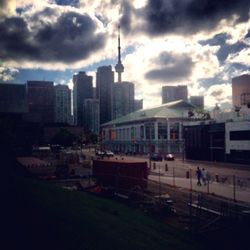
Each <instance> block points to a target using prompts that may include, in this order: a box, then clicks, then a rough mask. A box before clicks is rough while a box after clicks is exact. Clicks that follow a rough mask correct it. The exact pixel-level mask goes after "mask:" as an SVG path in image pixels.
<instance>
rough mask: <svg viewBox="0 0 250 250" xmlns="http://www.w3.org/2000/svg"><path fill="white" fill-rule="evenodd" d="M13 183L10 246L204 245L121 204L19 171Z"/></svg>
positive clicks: (9, 201)
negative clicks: (42, 181) (35, 178)
mask: <svg viewBox="0 0 250 250" xmlns="http://www.w3.org/2000/svg"><path fill="white" fill-rule="evenodd" d="M7 186H8V196H7V200H6V204H7V210H8V211H7V214H6V216H5V217H6V218H5V219H6V222H7V223H6V225H7V226H6V228H5V232H6V235H7V238H6V239H8V242H9V243H8V244H9V246H10V247H9V248H8V249H12V248H18V249H34V250H37V249H60V250H64V249H73V250H77V249H90V250H92V249H93V250H95V249H102V250H103V249H119V250H120V249H121V250H122V249H137V250H138V249H151V250H153V249H165V250H166V249H182V250H184V249H199V247H198V246H197V244H196V245H194V243H193V242H192V241H191V239H189V237H188V235H187V234H185V233H183V232H181V231H178V230H175V229H173V228H171V227H168V226H167V225H165V224H163V223H160V222H158V221H155V220H154V219H152V218H150V217H148V216H146V215H144V214H143V213H141V212H139V211H136V210H134V209H131V208H129V207H127V206H125V205H123V204H120V203H116V202H113V201H110V200H106V199H102V198H99V197H96V196H92V195H90V194H87V193H84V192H76V191H68V190H63V189H61V188H59V187H56V186H53V185H49V184H44V183H40V182H37V181H35V180H31V179H29V178H27V177H22V176H16V175H14V176H13V175H12V176H11V178H10V179H9V180H8V185H7Z"/></svg>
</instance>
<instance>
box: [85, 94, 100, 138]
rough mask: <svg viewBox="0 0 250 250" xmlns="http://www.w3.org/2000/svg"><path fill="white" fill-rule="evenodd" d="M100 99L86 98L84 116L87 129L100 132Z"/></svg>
mask: <svg viewBox="0 0 250 250" xmlns="http://www.w3.org/2000/svg"><path fill="white" fill-rule="evenodd" d="M99 107H100V106H99V100H98V99H85V100H84V116H85V120H86V121H88V122H87V123H86V130H87V131H89V132H91V133H94V134H96V135H97V134H99V127H100V109H99Z"/></svg>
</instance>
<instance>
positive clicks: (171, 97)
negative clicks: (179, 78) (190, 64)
mask: <svg viewBox="0 0 250 250" xmlns="http://www.w3.org/2000/svg"><path fill="white" fill-rule="evenodd" d="M187 97H188V90H187V85H178V86H163V87H162V104H164V103H168V102H174V101H177V100H184V101H187V99H188V98H187Z"/></svg>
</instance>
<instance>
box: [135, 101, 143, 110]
mask: <svg viewBox="0 0 250 250" xmlns="http://www.w3.org/2000/svg"><path fill="white" fill-rule="evenodd" d="M140 109H143V99H140V100H135V103H134V111H136V110H140Z"/></svg>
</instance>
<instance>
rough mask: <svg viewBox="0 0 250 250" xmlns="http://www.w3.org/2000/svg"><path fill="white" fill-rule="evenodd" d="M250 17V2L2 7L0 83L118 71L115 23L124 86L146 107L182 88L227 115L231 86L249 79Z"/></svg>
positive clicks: (171, 0)
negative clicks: (165, 91)
mask: <svg viewBox="0 0 250 250" xmlns="http://www.w3.org/2000/svg"><path fill="white" fill-rule="evenodd" d="M249 11H250V1H249V0H120V1H119V0H39V1H38V0H37V1H35V0H0V81H1V82H15V83H16V82H17V83H24V82H26V81H27V80H52V81H54V82H55V83H56V84H59V83H61V84H68V85H69V86H71V87H72V75H73V74H74V73H76V72H78V71H80V70H84V71H87V72H88V74H90V75H93V76H95V71H96V69H97V67H99V66H102V65H112V66H114V65H115V64H116V61H117V25H118V23H120V25H121V39H122V41H121V42H122V44H121V45H122V62H123V64H124V66H125V72H124V74H123V80H126V81H132V82H134V84H135V92H136V97H137V98H143V99H144V107H152V106H155V105H159V104H161V87H162V86H163V85H178V84H186V85H188V92H189V95H204V96H205V105H206V107H207V108H212V107H214V105H215V104H216V103H219V104H220V105H221V107H222V108H228V107H230V106H231V92H232V91H231V78H232V77H234V76H238V75H240V74H245V73H250V16H249V14H250V13H249ZM116 79H117V76H116ZM94 84H95V80H94Z"/></svg>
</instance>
